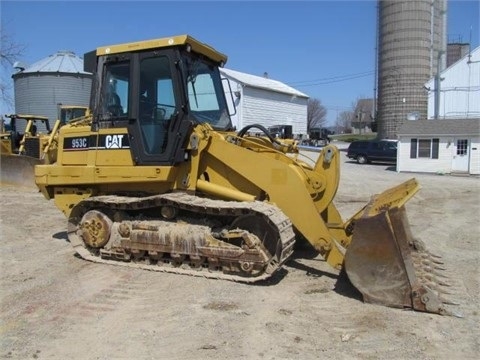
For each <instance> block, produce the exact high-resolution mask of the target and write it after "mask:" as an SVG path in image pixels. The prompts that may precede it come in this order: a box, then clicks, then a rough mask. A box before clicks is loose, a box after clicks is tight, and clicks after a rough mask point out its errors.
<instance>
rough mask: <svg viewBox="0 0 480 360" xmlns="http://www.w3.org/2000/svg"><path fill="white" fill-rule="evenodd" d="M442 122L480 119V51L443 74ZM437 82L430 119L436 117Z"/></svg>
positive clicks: (431, 84) (432, 87) (432, 83)
mask: <svg viewBox="0 0 480 360" xmlns="http://www.w3.org/2000/svg"><path fill="white" fill-rule="evenodd" d="M440 79H441V81H440V86H439V89H440V97H439V106H438V118H439V119H454V118H457V119H467V118H480V47H477V48H476V49H475V50H473V51H472V52H471V53H470V54H467V55H465V56H464V57H463V58H461V59H460V60H458V61H457V62H456V63H454V64H453V65H452V66H450V67H449V68H447V69H445V70H443V71H442V72H441V73H440ZM435 84H436V81H435V78H432V79H430V81H429V82H427V83H426V84H425V87H426V88H427V89H429V94H428V118H429V119H433V118H434V117H435V96H436V91H435Z"/></svg>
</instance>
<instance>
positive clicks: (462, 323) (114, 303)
mask: <svg viewBox="0 0 480 360" xmlns="http://www.w3.org/2000/svg"><path fill="white" fill-rule="evenodd" d="M337 145H339V147H340V148H344V145H342V144H337ZM310 156H311V157H314V156H315V155H314V154H312V153H310ZM341 163H342V178H341V182H340V188H339V191H338V194H337V197H336V199H335V204H336V205H337V207H338V208H339V210H340V212H341V214H342V216H344V217H345V218H346V217H348V216H349V215H352V214H353V213H354V211H355V210H357V209H358V208H360V207H361V206H362V205H363V204H365V203H366V202H367V201H368V200H369V198H370V195H372V194H374V193H378V192H381V191H382V190H384V189H387V188H389V187H391V186H393V185H396V184H399V183H401V182H403V181H405V180H407V179H409V178H411V177H416V178H417V179H418V180H419V182H420V184H421V186H422V190H421V191H420V192H419V193H418V194H417V195H416V196H415V197H414V198H413V199H412V200H411V201H410V202H409V203H408V204H407V212H408V214H409V220H410V223H411V227H412V231H413V233H414V234H415V236H416V237H419V238H421V239H422V240H423V241H424V242H425V243H426V244H427V246H428V248H429V249H430V250H431V251H432V252H435V253H438V254H439V255H442V256H443V259H444V262H445V266H446V268H447V271H446V272H445V273H446V274H447V275H448V276H449V278H450V279H451V282H452V283H453V287H452V292H453V293H454V295H451V297H454V299H455V300H457V301H458V302H459V303H460V304H459V305H458V306H456V307H454V310H455V311H456V312H458V313H461V314H462V315H463V318H457V317H451V316H440V315H433V314H426V313H419V312H413V311H407V310H400V309H393V308H387V307H382V306H377V305H371V304H365V303H363V302H362V301H361V300H360V299H359V298H358V296H356V294H355V293H354V292H352V291H351V289H350V290H349V289H348V288H346V287H345V282H342V281H339V282H338V283H337V280H338V277H339V274H338V271H335V270H333V269H331V268H330V267H329V266H328V264H326V263H325V262H324V261H323V259H321V258H320V257H314V258H311V257H306V256H303V255H302V254H298V255H297V256H294V257H293V259H292V260H290V261H289V262H287V264H286V265H285V266H284V268H283V269H282V271H280V273H279V274H277V275H276V276H275V277H274V278H273V279H272V280H271V281H268V282H267V283H264V284H261V285H244V284H237V283H232V282H228V281H218V280H208V279H204V278H196V277H188V276H179V275H174V274H166V273H154V272H149V271H144V270H136V269H128V268H123V267H117V266H108V265H102V264H95V263H90V262H87V261H84V260H82V259H80V258H78V257H77V256H75V254H74V251H73V250H72V249H71V247H70V244H69V243H68V241H67V236H66V232H65V230H66V220H65V218H64V217H63V215H62V214H61V213H60V211H58V210H57V209H56V208H55V206H54V204H53V202H47V201H46V200H45V199H44V198H43V197H42V196H41V194H39V193H38V192H36V191H35V190H31V189H20V188H13V187H7V186H1V187H0V194H1V196H0V205H1V209H0V211H1V213H0V215H1V217H0V224H1V242H2V245H1V247H0V261H1V263H0V269H1V274H0V294H1V303H0V320H1V324H0V335H1V337H0V341H1V348H0V358H2V359H62V360H63V359H319V358H330V359H457V358H458V359H476V358H477V357H478V354H479V351H480V342H479V334H480V332H479V329H478V324H479V303H480V302H479V300H480V299H479V294H480V291H479V289H480V288H479V279H480V276H479V275H480V272H479V269H480V267H479V259H480V251H479V250H480V245H479V240H480V239H479V233H480V231H479V230H480V226H479V220H478V219H479V210H480V202H479V200H480V198H479V194H480V192H479V190H480V182H479V181H480V179H478V178H474V177H454V176H445V175H444V176H439V175H427V174H405V173H397V172H395V170H394V168H393V167H392V166H391V165H386V164H380V165H358V164H356V163H353V162H351V161H349V160H348V159H347V158H346V157H345V154H344V152H342V161H341Z"/></svg>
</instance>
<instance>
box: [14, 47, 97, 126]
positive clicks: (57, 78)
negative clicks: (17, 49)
mask: <svg viewBox="0 0 480 360" xmlns="http://www.w3.org/2000/svg"><path fill="white" fill-rule="evenodd" d="M17 68H18V69H19V71H18V72H17V73H15V74H13V75H12V78H13V83H14V94H15V112H16V113H18V114H32V115H42V116H46V117H48V119H49V121H50V125H53V122H54V121H55V120H56V119H57V117H58V105H59V104H63V105H81V106H88V105H89V102H90V91H91V86H92V74H91V73H87V72H84V71H83V59H82V58H80V57H78V56H76V55H75V54H74V53H73V52H71V51H59V52H57V53H56V54H53V55H50V56H49V57H47V58H45V59H42V60H40V61H37V62H36V63H34V64H33V65H31V66H29V67H25V68H21V67H20V68H19V67H18V66H17ZM38 130H39V131H40V130H44V129H42V128H40V127H39V128H38Z"/></svg>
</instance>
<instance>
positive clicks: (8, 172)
mask: <svg viewBox="0 0 480 360" xmlns="http://www.w3.org/2000/svg"><path fill="white" fill-rule="evenodd" d="M5 117H6V118H8V119H9V122H8V125H7V124H5V122H4V121H2V132H1V140H0V141H1V142H0V143H1V151H0V153H1V162H0V164H1V180H2V183H8V184H16V185H23V186H33V187H34V186H35V181H34V166H35V165H38V164H41V163H51V162H55V160H56V159H55V156H56V154H57V151H56V146H55V145H56V143H55V142H54V137H55V136H54V134H55V132H56V130H57V129H58V126H59V124H58V122H56V123H55V125H54V128H53V129H50V124H49V122H48V118H46V117H44V116H39V115H24V114H9V115H5ZM20 121H22V122H25V128H24V131H23V133H21V130H22V128H23V127H20V126H19V124H18V123H19V122H20ZM37 123H41V124H42V125H43V128H44V129H45V130H41V131H37Z"/></svg>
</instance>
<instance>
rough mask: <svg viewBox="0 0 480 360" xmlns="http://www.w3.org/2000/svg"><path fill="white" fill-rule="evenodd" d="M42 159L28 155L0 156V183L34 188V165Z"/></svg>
mask: <svg viewBox="0 0 480 360" xmlns="http://www.w3.org/2000/svg"><path fill="white" fill-rule="evenodd" d="M41 163H42V161H41V160H39V159H36V158H33V157H29V156H22V155H16V154H12V155H3V154H2V156H1V158H0V174H1V183H2V184H9V185H17V186H24V187H32V188H36V185H35V173H34V170H35V165H39V164H41Z"/></svg>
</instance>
